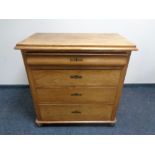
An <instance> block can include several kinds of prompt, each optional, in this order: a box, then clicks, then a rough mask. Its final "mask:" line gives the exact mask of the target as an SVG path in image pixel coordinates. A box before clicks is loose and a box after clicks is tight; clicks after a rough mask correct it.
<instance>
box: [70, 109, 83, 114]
mask: <svg viewBox="0 0 155 155" xmlns="http://www.w3.org/2000/svg"><path fill="white" fill-rule="evenodd" d="M72 113H73V114H81V111H78V110H74V111H72Z"/></svg>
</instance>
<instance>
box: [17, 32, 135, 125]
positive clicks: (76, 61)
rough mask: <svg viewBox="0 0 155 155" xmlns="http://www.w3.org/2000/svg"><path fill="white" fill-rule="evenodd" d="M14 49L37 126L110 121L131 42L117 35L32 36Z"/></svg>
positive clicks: (112, 119)
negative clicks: (25, 77) (27, 85)
mask: <svg viewBox="0 0 155 155" xmlns="http://www.w3.org/2000/svg"><path fill="white" fill-rule="evenodd" d="M16 48H17V49H21V52H22V55H23V59H24V64H25V68H26V71H27V75H28V80H29V83H30V89H31V93H32V98H33V103H34V108H35V112H36V117H37V119H36V123H37V124H38V125H41V124H60V123H111V124H114V123H115V122H116V115H117V109H118V107H119V100H120V97H121V92H122V88H123V83H124V79H125V75H126V71H127V67H128V63H129V59H130V54H131V51H132V50H137V48H136V46H135V45H134V44H133V43H131V42H129V41H128V40H127V39H125V38H124V37H122V36H120V35H118V34H92V33H91V34H79V33H78V34H77V33H76V34H75V33H74V34H57V33H52V34H51V33H49V34H46V33H41V34H40V33H37V34H34V35H32V36H30V37H29V38H27V39H25V40H24V41H22V42H20V43H18V44H17V45H16ZM122 104H123V103H122Z"/></svg>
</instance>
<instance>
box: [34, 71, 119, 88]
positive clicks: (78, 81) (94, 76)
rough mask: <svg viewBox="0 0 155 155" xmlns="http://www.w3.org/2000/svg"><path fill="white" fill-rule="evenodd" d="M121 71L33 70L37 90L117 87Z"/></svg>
mask: <svg viewBox="0 0 155 155" xmlns="http://www.w3.org/2000/svg"><path fill="white" fill-rule="evenodd" d="M120 74H121V70H112V69H111V70H48V69H47V70H32V75H33V80H34V82H35V87H36V88H53V87H62V86H64V87H65V86H117V85H118V82H119V78H120Z"/></svg>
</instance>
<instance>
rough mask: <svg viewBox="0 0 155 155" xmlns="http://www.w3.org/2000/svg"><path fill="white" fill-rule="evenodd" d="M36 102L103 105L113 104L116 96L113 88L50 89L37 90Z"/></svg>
mask: <svg viewBox="0 0 155 155" xmlns="http://www.w3.org/2000/svg"><path fill="white" fill-rule="evenodd" d="M36 92H37V97H38V101H39V102H42V103H44V104H47V103H53V102H55V103H63V104H68V103H96V102H99V103H103V104H106V103H107V102H108V103H110V104H113V102H114V98H115V95H116V88H115V87H107V88H92V87H89V88H82V87H80V88H77V87H76V88H74V87H65V88H64V87H63V88H52V89H37V90H36Z"/></svg>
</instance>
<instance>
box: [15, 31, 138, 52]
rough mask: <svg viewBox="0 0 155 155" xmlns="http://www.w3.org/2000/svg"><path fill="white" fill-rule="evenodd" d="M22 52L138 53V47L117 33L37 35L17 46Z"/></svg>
mask: <svg viewBox="0 0 155 155" xmlns="http://www.w3.org/2000/svg"><path fill="white" fill-rule="evenodd" d="M15 48H16V49H21V50H99V51H100V50H107V51H108V50H113V51H118V50H119V51H120V50H121V51H136V50H137V48H136V45H135V44H133V43H131V42H130V41H128V40H127V39H126V38H124V37H122V36H121V35H119V34H115V33H36V34H33V35H32V36H30V37H28V38H27V39H25V40H23V41H21V42H19V43H17V44H16V47H15Z"/></svg>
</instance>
